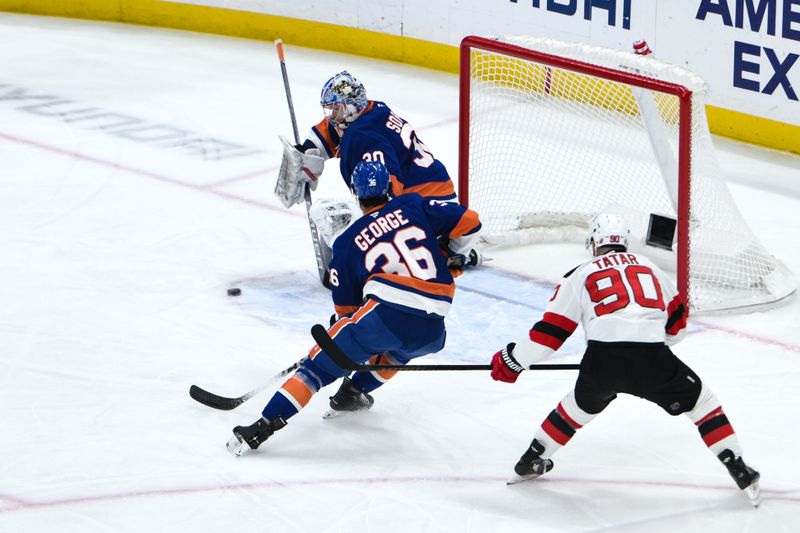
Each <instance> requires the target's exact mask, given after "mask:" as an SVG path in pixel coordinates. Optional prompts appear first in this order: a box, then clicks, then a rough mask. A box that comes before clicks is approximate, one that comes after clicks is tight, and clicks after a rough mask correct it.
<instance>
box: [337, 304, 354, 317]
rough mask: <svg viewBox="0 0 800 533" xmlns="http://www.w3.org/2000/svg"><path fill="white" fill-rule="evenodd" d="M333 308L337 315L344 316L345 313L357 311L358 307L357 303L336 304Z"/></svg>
mask: <svg viewBox="0 0 800 533" xmlns="http://www.w3.org/2000/svg"><path fill="white" fill-rule="evenodd" d="M333 309H334V310H335V311H336V315H337V316H339V317H343V316H345V315H349V314H350V313H353V312H355V310H356V309H358V306H357V305H334V306H333Z"/></svg>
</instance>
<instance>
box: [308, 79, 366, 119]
mask: <svg viewBox="0 0 800 533" xmlns="http://www.w3.org/2000/svg"><path fill="white" fill-rule="evenodd" d="M319 103H320V105H321V106H322V110H323V111H324V112H325V116H326V117H327V118H328V120H330V121H331V122H332V123H333V124H335V125H337V126H339V127H340V128H346V127H347V125H348V124H349V123H350V122H352V121H354V120H355V119H356V118H358V116H359V115H360V114H361V112H362V111H364V109H366V107H367V105H368V104H369V100H367V92H366V91H365V90H364V85H363V84H362V83H361V82H360V81H358V80H357V79H355V78H354V77H353V76H352V75H351V74H350V73H349V72H347V71H346V70H343V71H342V72H339V73H338V74H335V75H334V76H333V77H332V78H331V79H329V80H328V81H326V82H325V85H324V86H323V87H322V92H321V94H320V97H319Z"/></svg>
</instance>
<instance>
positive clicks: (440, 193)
mask: <svg viewBox="0 0 800 533" xmlns="http://www.w3.org/2000/svg"><path fill="white" fill-rule="evenodd" d="M320 104H321V105H322V109H323V111H324V113H325V118H323V119H322V120H321V121H320V122H319V123H318V124H316V125H315V126H313V127H312V128H311V131H310V133H309V136H308V139H306V140H305V142H304V143H303V144H302V145H296V146H292V145H291V144H290V143H289V142H288V141H286V140H285V139H282V141H283V145H284V152H283V159H284V161H283V164H282V165H281V172H280V174H279V176H278V182H277V184H276V187H275V192H276V194H277V195H278V197H279V198H280V199H281V201H282V202H283V204H284V205H285V206H286V207H290V206H292V205H294V204H296V203H300V202H302V201H303V193H304V189H305V185H306V184H308V185H309V186H310V187H311V189H312V190H315V189H316V187H317V183H318V178H319V176H320V175H321V174H322V171H323V169H324V162H325V161H326V160H328V159H331V158H336V157H338V158H339V169H340V171H341V175H342V178H343V179H344V180H345V184H346V185H347V186H348V187H349V186H350V176H351V175H352V173H353V170H354V169H355V167H356V165H357V164H358V163H359V162H361V161H379V162H380V163H382V164H384V165H385V166H386V168H387V170H388V171H389V174H390V179H391V186H390V189H389V196H390V197H396V196H400V195H403V194H408V193H417V194H420V195H421V196H424V197H426V198H430V199H435V200H442V201H455V200H456V193H455V188H454V186H453V181H452V180H451V179H450V175H449V174H448V173H447V169H446V168H445V166H444V164H443V163H442V162H441V161H439V160H438V159H436V158H435V157H434V156H433V154H432V153H431V151H430V150H429V149H428V148H427V147H426V146H425V144H424V143H423V142H422V141H421V140H420V139H419V137H418V136H417V134H416V132H415V131H414V129H413V128H412V127H411V125H410V124H409V123H408V122H406V121H405V120H404V119H402V118H400V117H399V116H397V115H396V114H395V113H394V112H392V110H391V109H389V107H388V106H387V105H386V104H385V103H383V102H379V101H375V100H369V99H367V93H366V91H365V89H364V85H363V84H362V83H361V82H360V81H358V80H357V79H356V78H354V77H353V76H352V75H351V74H350V73H348V72H347V71H342V72H339V73H338V74H335V75H334V76H333V77H331V78H330V79H329V80H328V81H327V82H326V83H325V85H324V86H323V88H322V92H321V94H320ZM353 210H355V211H357V209H355V208H350V207H349V206H348V204H347V203H346V202H341V201H335V200H330V199H323V200H317V201H315V206H314V207H312V209H311V212H310V213H309V215H310V216H311V218H312V219H313V220H314V222H315V225H316V226H317V228H318V230H319V232H320V236H321V237H322V240H323V241H324V242H325V243H326V244H328V246H330V243H331V242H332V241H333V240H334V239H335V238H336V235H337V234H338V233H339V231H340V230H341V229H342V228H343V227H346V226H347V224H348V223H349V222H350V221H351V220H352V219H354V218H356V216H357V214H353V213H352V211H353ZM482 261H483V257H482V255H481V253H480V252H478V251H477V250H475V249H473V250H470V252H469V253H468V254H467V261H466V265H467V266H477V265H479V264H481V262H482Z"/></svg>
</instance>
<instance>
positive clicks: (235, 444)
mask: <svg viewBox="0 0 800 533" xmlns="http://www.w3.org/2000/svg"><path fill="white" fill-rule="evenodd" d="M225 447H226V448H227V449H228V451H229V452H231V453H232V454H233V455H235V456H236V457H241V456H242V455H243V454H244V453H245V452H246V451H247V448H248V446H247V445H246V444H245V443H244V442H242V441H240V440H239V437H237V436H236V435H233V436H231V438H230V439H228V442H226V443H225Z"/></svg>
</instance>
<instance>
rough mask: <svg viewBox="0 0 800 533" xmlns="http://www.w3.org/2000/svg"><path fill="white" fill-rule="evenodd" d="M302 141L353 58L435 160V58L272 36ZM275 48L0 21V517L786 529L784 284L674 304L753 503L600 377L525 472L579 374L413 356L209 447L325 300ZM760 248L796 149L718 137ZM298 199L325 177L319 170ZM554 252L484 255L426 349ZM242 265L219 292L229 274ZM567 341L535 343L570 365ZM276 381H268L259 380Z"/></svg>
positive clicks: (529, 281) (521, 311)
mask: <svg viewBox="0 0 800 533" xmlns="http://www.w3.org/2000/svg"><path fill="white" fill-rule="evenodd" d="M286 52H287V64H288V69H289V76H290V79H291V82H292V89H293V93H294V101H295V104H296V107H297V114H298V121H299V124H300V130H301V135H304V134H305V132H306V131H307V129H308V127H310V126H311V125H312V124H313V123H315V122H317V121H318V120H319V118H320V109H319V107H318V104H317V102H318V92H319V88H320V87H321V85H322V83H323V82H324V81H325V80H326V79H327V78H328V77H329V76H330V75H332V74H333V73H335V72H337V71H339V70H341V69H343V68H347V69H349V70H350V71H351V72H353V73H354V74H355V75H356V76H357V77H359V78H360V79H361V80H362V81H363V82H364V84H365V86H366V88H367V92H368V95H369V96H370V97H371V98H373V99H377V100H383V101H386V102H387V103H388V104H389V105H390V106H391V107H392V108H393V109H394V110H395V111H396V112H397V113H398V114H399V115H400V116H402V117H404V118H406V119H407V120H408V121H409V122H410V123H411V124H412V125H414V127H415V128H416V130H417V131H418V133H419V136H420V137H421V138H422V139H424V141H425V143H426V144H427V145H428V147H430V148H431V150H432V151H433V153H434V154H436V155H437V157H439V158H440V159H442V160H443V161H444V162H445V164H446V165H447V166H448V168H450V170H451V173H452V174H453V175H455V174H456V168H457V143H456V138H457V133H456V132H457V116H458V115H457V100H458V97H457V80H456V77H455V76H453V75H449V74H443V73H439V72H434V71H429V70H425V69H420V68H414V67H409V66H405V65H401V64H397V63H390V62H381V61H374V60H366V59H362V58H358V57H354V56H346V55H341V54H333V53H327V52H321V51H315V50H307V49H301V48H296V47H291V46H289V47H287V49H286ZM291 131H292V130H291V125H290V121H289V115H288V112H287V109H286V104H285V99H284V93H283V87H282V83H281V77H280V70H279V68H278V62H277V59H276V54H275V49H274V46H273V45H272V44H271V43H263V42H254V41H246V40H238V39H228V38H222V37H212V36H206V35H201V34H194V33H188V32H174V31H162V30H153V29H148V28H141V27H132V26H122V25H113V24H100V23H92V22H82V21H71V20H59V19H51V18H38V17H26V16H17V15H9V14H2V15H0V178H1V179H0V258H2V260H0V280H2V282H0V302H2V305H1V306H0V350H1V351H2V357H1V358H0V413H2V427H3V429H2V432H0V456H2V458H3V460H2V466H0V531H2V532H4V533H5V532H10V533H11V532H23V531H24V532H52V531H58V532H59V533H67V532H80V533H84V532H137V533H138V532H145V531H147V532H161V531H165V532H166V531H169V532H174V533H179V532H192V533H195V532H198V531H203V532H206V531H207V532H220V531H248V532H314V533H322V532H340V531H341V532H344V531H375V532H422V531H426V532H465V531H473V532H483V531H490V530H491V531H536V532H579V531H580V532H589V531H592V532H597V531H614V532H640V531H647V532H670V533H672V532H675V531H683V532H687V533H688V532H703V533H712V532H725V533H731V532H745V531H747V532H758V533H761V532H796V531H800V462H798V461H797V445H798V443H797V439H798V437H799V436H800V430H798V427H797V424H798V412H800V302H798V300H797V299H794V300H792V301H790V302H788V303H787V304H785V305H783V306H781V307H778V308H775V309H772V310H767V311H759V312H753V313H748V314H738V315H723V316H714V317H703V318H700V319H696V320H693V321H692V323H691V334H690V335H689V336H688V337H687V339H686V340H685V341H684V342H683V343H681V344H680V345H678V346H677V348H676V350H675V351H676V353H678V354H679V355H680V356H681V357H682V358H683V359H684V360H685V361H686V362H687V363H688V364H689V365H690V366H692V367H693V368H694V369H695V370H696V371H697V372H698V373H699V374H700V375H701V377H703V379H704V380H705V381H707V382H708V383H709V384H710V385H711V386H712V387H713V388H714V390H715V391H716V393H717V395H718V396H719V397H720V399H721V400H722V403H723V406H724V408H725V410H726V412H727V414H728V416H729V418H730V419H731V421H732V423H733V426H734V427H735V428H736V430H737V432H738V434H739V438H740V441H741V443H742V445H743V447H744V450H745V458H746V460H747V461H748V462H750V463H752V464H753V465H754V466H756V467H757V468H758V469H759V470H760V471H761V474H762V483H761V485H762V489H763V494H764V503H763V504H762V506H761V508H760V509H758V510H754V509H753V508H751V506H750V505H749V503H748V502H747V500H746V498H745V497H744V495H743V494H741V493H740V491H738V490H737V489H736V488H735V487H734V485H733V482H732V481H731V479H730V478H729V477H728V474H727V473H726V471H725V470H724V469H723V467H722V466H721V465H720V464H719V463H718V461H717V460H716V459H715V458H714V457H713V456H712V455H711V454H710V453H709V451H708V450H707V449H706V447H705V445H704V444H703V442H702V441H701V439H700V437H699V435H698V433H697V431H696V429H695V427H694V426H693V424H692V423H691V422H690V421H689V420H688V419H687V418H686V417H678V418H671V417H669V416H667V415H666V414H665V413H663V412H662V411H661V410H660V409H659V408H658V407H655V406H652V405H649V404H646V403H644V402H642V401H640V400H638V399H633V398H630V397H622V398H620V399H618V400H617V401H616V402H614V403H613V404H612V405H611V406H610V407H609V408H608V409H607V410H606V412H604V413H603V415H602V416H600V417H598V418H597V419H596V420H595V421H594V422H592V424H591V425H589V426H587V427H586V428H584V429H582V430H581V431H580V432H578V434H577V435H576V437H575V438H574V439H573V440H572V442H571V443H570V444H569V446H567V447H566V448H564V449H563V450H561V451H560V452H559V453H558V454H557V455H556V456H555V469H554V470H553V471H552V472H551V473H550V474H548V475H547V476H546V477H544V478H542V479H540V480H537V481H535V482H528V483H523V484H520V485H517V486H513V487H508V486H506V485H505V480H506V479H507V478H508V477H509V476H510V475H511V473H512V467H513V465H514V463H515V462H516V460H517V459H518V458H519V456H520V454H521V453H522V452H523V451H524V449H525V447H526V446H527V445H528V443H529V441H530V439H531V438H532V436H533V433H534V431H535V429H536V428H537V426H538V425H539V424H540V423H541V421H542V419H543V418H544V417H545V416H546V415H547V414H548V413H549V412H550V410H551V409H553V407H554V406H555V405H556V403H557V402H558V401H559V400H560V399H561V398H562V397H563V395H564V394H566V393H567V392H568V391H569V389H570V388H571V386H572V384H573V381H574V379H575V374H574V372H568V371H558V372H557V371H553V372H541V373H538V374H537V373H533V372H531V373H528V374H526V375H523V376H522V377H521V378H520V380H519V381H518V382H517V384H516V385H513V386H512V385H508V384H503V383H498V382H494V381H492V380H491V379H490V378H489V376H488V373H484V372H462V373H455V372H454V373H409V374H405V375H403V374H400V375H398V376H397V377H396V378H395V379H394V380H393V381H392V382H391V383H389V384H388V385H387V386H385V387H383V388H382V389H380V390H379V391H376V393H375V399H376V403H375V407H374V408H373V409H372V411H370V412H368V413H366V414H363V415H358V416H352V417H349V418H347V417H345V418H341V419H335V420H325V421H323V420H321V414H322V413H323V412H324V411H325V409H326V407H327V397H328V396H329V395H330V394H332V393H333V392H334V390H332V389H333V387H330V388H329V389H325V390H323V391H322V392H321V393H320V394H318V395H317V396H318V397H316V398H314V399H313V400H312V402H311V404H310V405H309V406H308V407H307V409H306V410H305V411H303V412H302V413H300V414H299V415H298V416H296V417H294V418H293V419H292V420H291V421H290V424H289V425H288V426H287V427H286V428H285V429H284V430H282V431H281V432H280V433H278V434H276V435H275V436H274V437H273V438H272V439H271V440H270V441H268V442H267V443H266V444H265V445H263V446H262V447H261V449H260V450H259V451H258V453H255V454H251V455H249V456H245V457H241V458H234V457H232V456H231V455H230V454H228V453H227V452H226V451H225V448H224V443H225V441H226V440H227V439H228V437H229V435H230V430H231V428H232V427H233V426H235V425H237V424H243V423H247V424H249V423H251V422H252V421H254V420H255V419H256V418H257V417H258V416H259V415H260V411H261V409H262V407H263V404H264V403H265V402H266V400H267V399H268V398H269V396H270V395H271V392H272V389H271V388H270V389H268V390H267V391H265V392H263V393H261V394H259V395H258V396H257V397H256V398H254V399H252V400H250V401H249V402H247V403H245V404H243V405H242V406H240V407H239V408H238V409H236V410H235V411H231V412H222V411H214V410H211V409H209V408H206V407H204V406H202V405H200V404H197V403H195V402H194V401H192V400H191V399H190V398H189V396H188V393H187V392H188V388H189V386H190V384H192V383H195V384H198V385H201V386H203V387H206V388H208V389H209V390H212V391H214V392H217V393H220V394H223V395H228V396H238V395H240V394H243V393H245V392H247V391H248V390H250V389H252V388H254V387H256V386H258V385H260V384H262V383H264V382H266V381H268V380H269V378H270V377H271V376H273V375H274V374H275V373H276V372H278V371H279V370H281V369H282V368H285V367H286V366H288V365H290V364H291V363H292V362H294V361H295V360H297V359H298V358H300V357H301V356H302V355H304V353H305V351H306V350H307V349H308V348H309V347H310V346H311V345H312V343H313V341H311V339H310V336H309V335H308V330H309V328H310V327H311V325H313V324H314V323H316V322H325V321H327V317H328V316H329V315H330V313H331V312H332V309H331V305H330V302H329V296H328V294H327V292H326V290H325V289H323V288H322V287H321V286H320V285H319V283H318V281H317V279H316V276H317V274H316V270H315V264H314V257H313V254H312V249H311V244H310V238H309V235H308V226H307V223H306V219H305V212H304V209H303V207H302V206H296V207H295V208H293V209H291V210H288V211H287V210H284V209H283V208H282V207H281V206H280V204H279V202H278V200H277V199H276V198H275V197H274V196H273V194H272V188H273V186H274V178H275V174H276V171H277V167H278V165H279V163H280V144H279V142H278V139H277V136H278V135H279V134H282V135H284V136H286V137H291ZM717 149H718V155H719V157H720V160H721V163H722V166H723V170H724V172H725V175H726V178H727V179H728V181H729V183H730V187H731V190H732V192H733V195H734V197H735V199H736V200H737V202H738V204H739V207H740V209H741V210H742V212H743V214H744V216H745V218H746V219H747V220H748V222H749V223H750V225H751V227H752V228H753V230H754V231H755V233H756V234H757V235H759V236H760V238H761V239H762V241H763V243H764V244H765V246H766V248H767V249H768V250H770V251H772V253H774V254H775V255H777V256H778V257H779V258H780V259H782V260H783V261H784V262H785V263H786V264H787V265H788V266H789V268H790V269H792V270H793V271H794V272H795V273H796V274H797V273H800V248H799V247H798V245H797V244H798V237H797V236H798V235H800V217H798V210H800V159H799V158H797V157H793V156H788V155H785V154H779V153H774V152H770V151H767V150H762V149H758V148H754V147H749V146H744V145H740V144H737V143H734V142H731V141H725V140H720V139H717ZM322 182H323V183H322V185H321V186H320V191H319V193H318V194H319V195H321V196H339V197H344V196H346V195H347V191H346V190H345V188H344V186H343V183H342V181H341V179H340V178H339V177H338V165H336V164H329V165H328V167H327V170H326V172H325V176H323V178H322ZM584 253H585V252H584V250H583V249H582V248H580V247H576V246H573V245H541V246H531V247H525V248H514V249H506V250H499V251H496V252H495V253H494V254H493V255H494V258H495V260H494V261H493V262H492V263H490V264H489V266H488V267H487V268H485V269H482V270H480V271H476V272H473V273H469V274H467V275H465V276H463V277H462V278H460V289H459V292H458V293H457V297H456V303H455V305H454V308H453V311H452V314H451V315H450V316H449V318H448V332H449V335H448V345H447V348H446V349H445V350H444V351H443V352H441V353H440V354H438V355H437V356H436V357H435V358H434V357H429V358H427V360H428V361H439V362H442V361H444V362H447V361H453V360H461V361H470V362H487V361H488V359H489V357H490V355H491V353H492V352H493V351H495V350H497V349H499V348H500V347H502V346H503V345H504V344H505V343H506V342H508V341H510V340H513V339H515V338H519V337H522V336H524V335H526V333H527V330H528V328H529V327H530V325H531V324H532V323H533V322H534V321H535V320H537V319H538V318H539V316H540V313H541V309H542V308H543V306H544V304H545V303H546V300H547V298H548V297H549V294H550V292H551V290H552V286H553V283H554V282H555V281H556V280H557V279H558V278H559V277H560V275H561V274H563V273H564V272H566V271H567V270H569V269H571V268H572V267H573V266H575V264H577V263H578V262H579V261H581V260H582V259H584V258H585V256H584V255H583V254H584ZM231 286H239V287H241V288H242V291H243V292H242V295H241V296H240V297H238V298H231V297H229V296H227V295H226V289H227V288H228V287H231ZM582 346H583V340H582V338H581V336H580V335H578V334H576V336H575V339H573V340H571V341H570V343H569V344H568V345H566V346H565V347H564V349H563V350H562V352H563V353H562V352H559V354H558V355H557V356H556V357H555V358H554V360H557V361H559V362H574V361H577V359H578V354H579V353H580V352H581V349H582ZM276 386H277V384H276Z"/></svg>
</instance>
